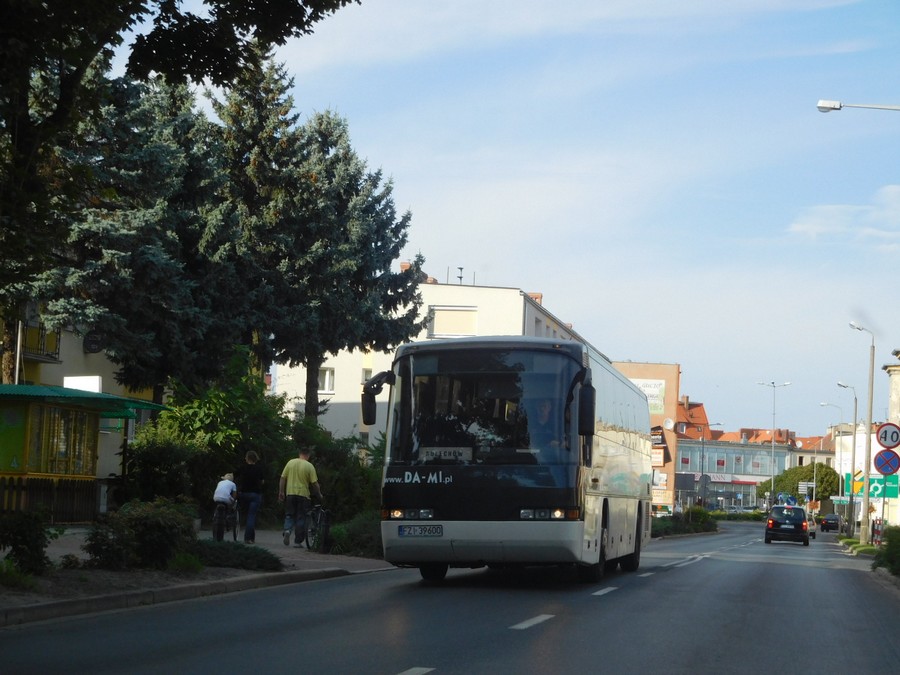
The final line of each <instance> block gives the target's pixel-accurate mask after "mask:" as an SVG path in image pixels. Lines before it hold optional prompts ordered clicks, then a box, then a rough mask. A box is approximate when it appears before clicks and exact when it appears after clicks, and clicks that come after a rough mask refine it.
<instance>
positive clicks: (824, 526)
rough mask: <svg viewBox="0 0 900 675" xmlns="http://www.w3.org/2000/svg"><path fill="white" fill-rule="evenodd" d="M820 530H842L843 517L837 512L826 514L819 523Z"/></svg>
mask: <svg viewBox="0 0 900 675" xmlns="http://www.w3.org/2000/svg"><path fill="white" fill-rule="evenodd" d="M819 531H820V532H840V531H841V517H840V516H839V515H838V514H836V513H829V514H826V515H825V516H824V517H823V518H822V522H821V523H819Z"/></svg>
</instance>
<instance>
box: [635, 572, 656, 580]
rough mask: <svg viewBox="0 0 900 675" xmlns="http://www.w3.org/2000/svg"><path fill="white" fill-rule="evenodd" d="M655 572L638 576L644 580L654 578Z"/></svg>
mask: <svg viewBox="0 0 900 675" xmlns="http://www.w3.org/2000/svg"><path fill="white" fill-rule="evenodd" d="M654 574H655V572H644V573H643V574H638V576H639V577H640V578H641V579H643V578H644V577H652V576H653V575H654Z"/></svg>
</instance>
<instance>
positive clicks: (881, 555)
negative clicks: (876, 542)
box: [872, 525, 900, 576]
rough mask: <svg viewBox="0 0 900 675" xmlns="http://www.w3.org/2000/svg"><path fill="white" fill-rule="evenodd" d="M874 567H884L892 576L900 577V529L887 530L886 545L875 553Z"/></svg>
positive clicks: (885, 534)
mask: <svg viewBox="0 0 900 675" xmlns="http://www.w3.org/2000/svg"><path fill="white" fill-rule="evenodd" d="M872 567H873V568H874V567H884V568H885V569H887V571H888V572H890V573H891V574H893V575H895V576H900V527H898V526H896V525H895V526H892V527H888V528H885V530H884V543H883V544H882V545H881V548H879V549H878V551H877V552H876V553H875V560H874V561H873V562H872Z"/></svg>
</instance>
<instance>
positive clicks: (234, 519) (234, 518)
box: [228, 505, 240, 541]
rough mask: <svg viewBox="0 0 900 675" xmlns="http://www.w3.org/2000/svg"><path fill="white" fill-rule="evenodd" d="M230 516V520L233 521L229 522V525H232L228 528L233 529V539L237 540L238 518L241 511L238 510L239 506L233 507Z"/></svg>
mask: <svg viewBox="0 0 900 675" xmlns="http://www.w3.org/2000/svg"><path fill="white" fill-rule="evenodd" d="M229 517H230V521H231V522H230V523H229V525H230V526H231V527H229V528H228V529H229V530H231V538H232V540H233V541H237V531H238V520H240V512H239V511H238V508H237V506H236V505H235V507H234V508H233V509H232V511H231V513H230V514H229Z"/></svg>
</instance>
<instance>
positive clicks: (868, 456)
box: [850, 321, 875, 544]
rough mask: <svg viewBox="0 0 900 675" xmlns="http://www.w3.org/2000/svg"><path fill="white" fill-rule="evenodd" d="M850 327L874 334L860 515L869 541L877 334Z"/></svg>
mask: <svg viewBox="0 0 900 675" xmlns="http://www.w3.org/2000/svg"><path fill="white" fill-rule="evenodd" d="M850 328H852V329H853V330H861V331H865V332H867V333H868V334H869V335H871V336H872V344H871V346H870V347H869V409H868V411H867V412H866V463H865V464H864V465H863V508H862V514H861V515H860V526H859V543H860V544H868V543H869V467H870V466H872V384H873V383H872V380H873V379H874V378H875V334H874V333H873V332H872V331H870V330H869V329H868V328H865V327H864V326H860V325H859V324H858V323H856V322H855V321H851V322H850Z"/></svg>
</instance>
